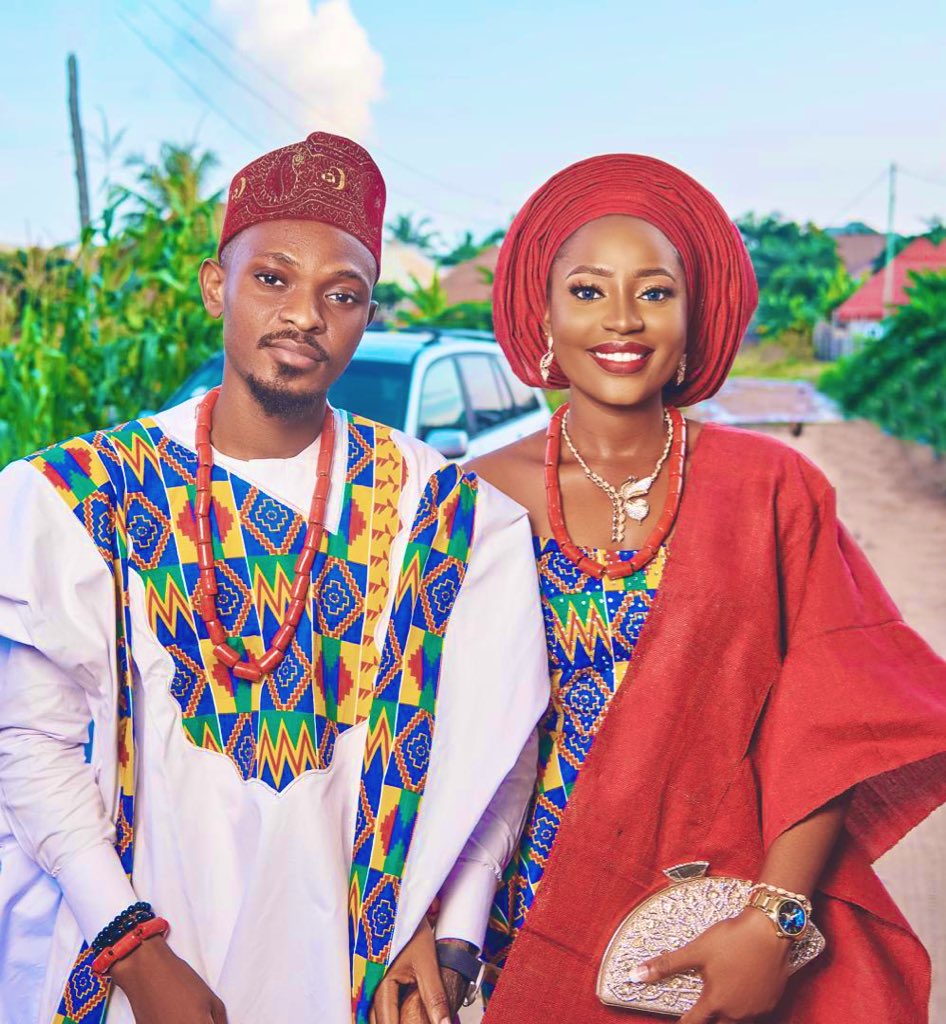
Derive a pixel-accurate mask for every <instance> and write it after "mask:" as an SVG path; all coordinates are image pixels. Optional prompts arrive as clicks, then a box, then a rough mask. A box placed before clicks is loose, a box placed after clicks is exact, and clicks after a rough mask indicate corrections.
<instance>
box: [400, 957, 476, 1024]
mask: <svg viewBox="0 0 946 1024" xmlns="http://www.w3.org/2000/svg"><path fill="white" fill-rule="evenodd" d="M440 979H441V981H442V982H443V988H444V991H445V992H446V993H447V1001H448V1002H449V1003H450V1019H451V1020H452V1019H453V1018H454V1017H455V1016H456V1015H457V1013H458V1012H459V1009H460V1004H461V1003H462V1002H463V996H464V994H465V993H466V990H467V982H466V978H464V977H463V976H462V975H460V974H457V972H456V971H451V970H450V968H449V967H441V968H440ZM400 1024H434V1022H433V1021H431V1019H430V1017H428V1016H427V1012H426V1010H425V1009H424V1003H423V1000H422V999H421V997H420V992H419V991H418V990H417V989H416V988H415V989H412V990H411V991H410V992H408V994H407V997H406V998H405V1000H404V1002H403V1003H401V1019H400Z"/></svg>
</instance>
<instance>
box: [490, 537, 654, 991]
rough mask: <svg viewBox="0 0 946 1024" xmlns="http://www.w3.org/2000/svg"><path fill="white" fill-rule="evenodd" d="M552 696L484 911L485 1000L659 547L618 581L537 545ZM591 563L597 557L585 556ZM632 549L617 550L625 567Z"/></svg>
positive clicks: (641, 605)
mask: <svg viewBox="0 0 946 1024" xmlns="http://www.w3.org/2000/svg"><path fill="white" fill-rule="evenodd" d="M534 545H535V553H536V560H537V564H538V569H539V587H540V590H541V595H542V613H543V618H544V621H545V639H546V646H547V648H548V655H549V672H550V677H551V684H552V692H551V699H550V701H549V705H548V708H547V709H546V712H545V715H544V716H543V717H542V719H541V721H540V723H539V766H538V776H537V779H536V786H535V791H534V793H533V796H532V801H531V803H530V806H529V810H528V813H527V815H526V826H525V828H524V830H523V834H522V837H521V839H520V841H519V846H518V848H517V850H516V851H515V854H514V855H513V858H512V860H511V861H510V863H509V865H508V867H507V868H506V871H505V873H504V875H503V881H502V884H501V886H500V889H499V891H498V893H497V895H496V899H495V901H494V903H493V907H492V911H491V913H490V921H489V929H488V932H487V936H486V944H485V945H486V955H487V957H488V960H489V963H490V965H491V967H492V968H493V969H492V970H490V971H489V972H488V973H489V984H488V985H486V986H485V990H486V991H485V994H486V996H487V998H488V996H489V995H490V994H491V991H492V988H493V986H494V985H495V982H496V979H497V977H498V971H499V970H501V969H502V966H503V964H504V963H505V960H506V955H507V954H508V951H509V947H510V946H511V945H512V942H513V939H514V938H515V937H516V935H517V934H518V933H519V930H520V929H521V928H522V926H523V924H524V923H525V919H526V915H527V914H528V911H529V909H530V908H531V906H532V904H533V902H534V900H535V896H536V893H537V891H538V888H539V883H540V882H541V880H542V875H543V873H544V872H545V866H546V863H547V861H548V857H549V854H550V853H551V852H552V845H553V843H554V842H555V837H556V836H557V834H558V830H559V826H560V825H561V822H562V816H563V815H564V813H565V808H566V806H567V804H568V799H569V797H570V796H571V793H572V790H573V788H574V786H575V782H576V780H577V779H578V774H579V772H580V771H581V767H582V765H583V764H584V761H585V758H586V757H587V755H588V752H589V751H590V750H591V746H592V743H593V741H594V738H595V736H596V735H597V733H598V731H599V730H600V729H601V726H602V725H603V723H604V720H605V717H606V715H607V711H608V708H609V707H610V704H611V701H612V699H613V697H614V695H615V693H616V692H617V690H618V688H619V686H620V685H621V683H622V682H623V680H624V677H625V675H626V674H627V669H628V666H629V664H630V661H631V658H632V655H633V653H634V648H635V646H636V644H637V639H638V637H639V636H640V633H641V630H642V629H643V626H644V623H645V622H646V620H647V615H648V613H649V611H650V607H651V605H652V604H653V601H654V598H655V597H656V595H657V590H658V588H659V586H660V581H661V577H662V576H663V571H664V566H665V564H666V559H667V549H666V548H665V547H662V548H660V549H659V551H658V552H657V555H656V556H655V557H654V559H653V560H652V561H651V562H650V563H649V564H648V565H646V566H645V567H644V568H643V569H641V570H639V571H638V572H636V573H633V574H632V575H630V576H625V577H624V578H623V579H610V578H608V577H607V576H605V577H604V578H602V579H600V580H598V579H595V578H594V577H593V576H589V575H587V574H586V573H584V572H582V571H581V570H580V569H579V568H578V567H577V566H576V565H575V564H574V563H573V562H572V561H571V560H570V559H569V558H567V557H566V556H565V555H564V554H562V552H561V551H560V550H559V547H558V545H557V543H556V542H555V541H554V540H551V539H548V540H546V539H541V538H536V539H535V541H534ZM587 553H588V554H590V555H591V557H596V556H600V553H599V552H595V551H594V550H593V549H589V550H588V552H587ZM632 556H633V552H629V551H626V552H620V555H619V557H620V559H621V560H622V561H627V560H629V559H630V558H631V557H632Z"/></svg>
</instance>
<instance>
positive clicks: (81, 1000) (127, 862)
mask: <svg viewBox="0 0 946 1024" xmlns="http://www.w3.org/2000/svg"><path fill="white" fill-rule="evenodd" d="M28 461H29V462H30V463H31V464H32V465H33V466H34V467H35V468H36V469H37V470H39V472H41V473H42V474H43V476H44V477H45V478H46V479H47V480H48V481H49V482H50V483H51V484H52V486H53V487H54V488H55V490H56V493H57V494H59V496H60V497H61V498H62V499H63V501H65V502H66V504H67V505H68V507H69V508H70V509H72V511H73V513H74V514H75V516H76V517H77V518H78V519H79V520H80V522H81V523H82V524H83V526H84V527H85V528H86V530H87V531H88V533H89V536H90V537H91V538H92V540H93V541H94V542H95V545H96V547H97V548H98V550H99V553H100V554H101V556H102V558H103V560H104V561H105V563H106V565H108V567H109V569H110V571H111V573H112V578H113V580H114V583H115V634H116V639H117V642H116V650H115V672H116V679H117V680H118V715H117V730H116V734H115V736H114V738H112V737H105V736H103V735H101V733H93V735H92V737H91V740H90V749H89V750H87V753H86V757H87V759H88V760H93V759H95V754H96V753H97V751H96V749H95V744H97V743H101V742H117V746H118V754H117V763H118V779H117V784H118V794H117V796H118V799H117V816H116V820H115V833H116V840H115V849H116V851H117V852H118V856H119V858H120V859H121V862H122V867H123V868H124V869H125V871H126V872H127V873H128V874H129V875H130V874H131V868H132V862H133V852H134V851H133V842H132V840H133V822H134V798H135V760H134V758H135V749H134V742H133V730H132V710H133V709H132V677H131V672H130V662H129V658H128V648H127V644H126V637H128V636H130V635H131V619H130V610H129V607H128V603H127V602H126V601H125V600H124V595H125V594H126V593H127V581H128V564H127V545H126V533H125V520H124V515H123V504H124V477H123V473H122V468H121V465H120V463H119V461H118V459H117V458H116V456H115V452H114V450H113V449H112V448H111V446H110V445H109V443H108V441H107V440H106V439H105V436H104V435H103V434H101V433H97V434H93V435H90V436H89V437H85V438H76V439H74V440H72V441H67V442H64V443H63V444H60V445H54V446H53V447H51V448H47V449H46V450H45V451H43V452H40V453H39V454H37V455H34V456H32V457H31V458H30V459H29V460H28ZM93 959H94V956H93V953H92V950H91V949H90V948H89V946H88V945H86V944H85V943H83V945H82V948H81V949H80V950H79V955H78V956H77V958H76V961H75V964H74V965H73V967H72V969H71V971H70V972H69V977H68V979H67V982H66V986H65V989H64V991H63V994H62V998H61V999H60V1002H59V1007H58V1008H57V1011H56V1013H55V1014H54V1016H53V1022H54V1024H100V1022H101V1021H103V1020H104V1019H105V1013H106V1010H107V1007H108V996H109V985H108V983H107V982H103V981H102V979H101V978H99V977H98V976H97V975H95V974H94V973H93V971H92V960H93Z"/></svg>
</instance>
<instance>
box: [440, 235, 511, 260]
mask: <svg viewBox="0 0 946 1024" xmlns="http://www.w3.org/2000/svg"><path fill="white" fill-rule="evenodd" d="M505 237H506V229H505V228H496V230H495V231H491V232H490V233H489V234H488V235H484V236H483V237H482V238H481V239H480V240H479V241H478V242H477V241H476V239H475V237H474V235H473V232H472V231H464V232H463V234H462V235H461V236H460V239H459V241H458V242H457V244H456V245H455V246H454V247H453V248H452V249H450V250H449V251H448V252H445V253H443V254H442V255H441V256H439V257H438V262H439V263H440V265H441V266H442V267H455V266H456V265H457V264H458V263H466V262H467V260H473V259H476V257H477V256H479V254H480V253H481V252H485V251H486V250H487V249H490V248H492V246H494V245H499V243H500V242H501V241H502V240H503V239H504V238H505Z"/></svg>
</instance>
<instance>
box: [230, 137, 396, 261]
mask: <svg viewBox="0 0 946 1024" xmlns="http://www.w3.org/2000/svg"><path fill="white" fill-rule="evenodd" d="M384 200H385V188H384V178H382V177H381V172H380V171H379V170H378V166H377V164H375V162H374V160H372V159H371V156H370V155H369V154H368V152H367V150H365V149H363V148H362V147H361V146H359V145H358V143H356V142H352V141H351V139H346V138H343V137H342V136H341V135H330V134H329V133H328V132H313V133H312V134H311V135H310V136H309V137H308V138H307V139H306V140H305V141H304V142H297V143H294V144H293V145H291V146H284V147H283V148H282V149H274V150H273V151H272V152H271V153H266V154H265V155H264V156H261V157H259V158H257V159H256V160H254V161H253V162H252V163H250V164H247V166H246V167H244V168H243V170H242V171H239V172H238V173H237V174H235V175H234V177H233V181H232V182H231V184H230V193H229V196H228V198H227V212H226V215H225V217H224V221H223V230H222V231H221V233H220V245H219V247H218V250H217V251H218V253H220V252H222V251H223V247H224V246H225V245H226V244H227V242H229V241H230V239H231V238H233V236H234V235H236V234H238V233H239V232H240V231H242V230H243V229H244V228H248V227H250V226H251V225H253V224H259V223H261V222H262V221H268V220H316V221H321V222H322V223H323V224H331V225H333V226H334V227H337V228H340V229H341V230H342V231H347V232H348V234H350V235H353V236H354V237H355V238H357V239H358V241H359V242H362V243H363V244H364V245H365V246H366V247H367V248H368V249H369V250H370V251H371V254H372V255H373V256H374V258H375V262H376V263H377V265H378V270H379V272H380V269H381V234H382V228H383V222H384Z"/></svg>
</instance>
